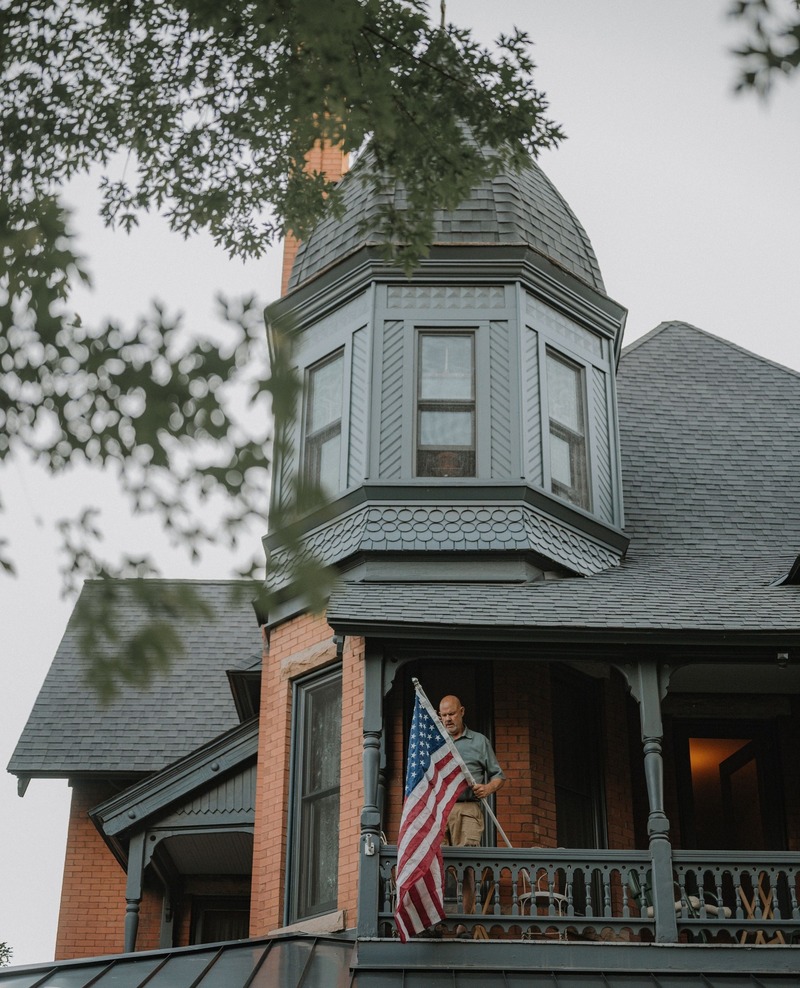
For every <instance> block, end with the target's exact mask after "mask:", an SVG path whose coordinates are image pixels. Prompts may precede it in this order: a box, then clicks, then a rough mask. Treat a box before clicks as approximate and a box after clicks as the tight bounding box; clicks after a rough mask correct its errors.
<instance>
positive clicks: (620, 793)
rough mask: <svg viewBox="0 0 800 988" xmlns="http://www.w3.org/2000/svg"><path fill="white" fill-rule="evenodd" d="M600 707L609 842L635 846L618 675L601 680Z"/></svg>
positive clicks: (624, 714) (621, 684)
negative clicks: (603, 742)
mask: <svg viewBox="0 0 800 988" xmlns="http://www.w3.org/2000/svg"><path fill="white" fill-rule="evenodd" d="M603 707H604V709H603V721H604V728H605V747H604V752H603V760H604V764H605V790H606V817H607V820H608V846H609V847H610V848H616V849H620V850H625V849H628V848H632V847H635V846H636V838H635V833H634V820H633V790H632V788H631V773H630V764H631V763H630V756H629V752H630V744H629V738H628V708H627V688H626V686H625V683H624V682H623V681H622V678H621V676H618V675H613V676H612V678H611V679H608V680H605V681H604V683H603Z"/></svg>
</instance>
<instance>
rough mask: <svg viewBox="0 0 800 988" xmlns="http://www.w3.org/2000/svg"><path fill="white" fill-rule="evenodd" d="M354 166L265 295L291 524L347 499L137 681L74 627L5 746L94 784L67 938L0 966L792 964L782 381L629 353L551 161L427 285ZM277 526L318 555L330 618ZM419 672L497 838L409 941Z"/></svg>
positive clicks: (146, 969) (490, 185) (473, 223)
mask: <svg viewBox="0 0 800 988" xmlns="http://www.w3.org/2000/svg"><path fill="white" fill-rule="evenodd" d="M343 182H344V196H345V207H346V209H345V215H344V219H343V220H340V221H336V220H333V219H331V220H326V221H323V222H322V224H321V225H320V226H319V227H318V228H317V230H316V231H315V232H314V233H313V234H312V235H311V236H310V238H309V239H308V240H307V242H305V243H303V244H302V245H301V246H300V248H299V250H298V252H297V256H296V257H295V258H294V260H293V264H292V268H291V275H290V279H289V283H288V286H287V288H286V291H285V293H284V295H283V297H282V298H281V299H280V301H279V302H278V303H277V312H278V313H279V314H280V315H282V316H285V317H286V319H287V320H289V322H290V325H291V326H292V330H291V332H292V336H293V356H294V360H295V362H296V365H297V368H298V371H299V373H300V374H301V376H302V380H303V383H304V387H303V392H302V396H301V399H300V401H299V403H298V408H297V414H296V417H295V418H294V419H293V420H291V421H287V422H285V423H278V424H277V426H276V428H277V430H278V434H279V436H280V438H281V442H280V444H279V447H280V456H279V458H278V460H277V462H276V465H275V476H274V485H273V493H272V497H273V512H274V517H280V512H281V509H282V508H283V507H286V506H287V505H288V504H290V503H291V500H292V498H293V496H294V492H295V490H296V489H297V486H298V484H299V483H302V482H311V483H313V484H318V485H319V486H320V487H321V488H322V489H323V490H324V491H325V492H326V494H327V496H328V498H329V503H328V504H327V505H326V506H325V507H324V508H321V509H319V510H317V511H309V512H308V513H307V514H305V515H304V516H303V517H302V518H301V520H300V521H299V522H298V523H297V524H295V525H294V526H293V528H292V530H291V532H287V531H285V530H283V529H281V528H280V527H278V528H276V529H274V530H271V531H270V533H269V534H268V535H267V537H266V538H265V549H266V553H267V557H268V560H269V572H270V574H271V576H270V578H269V579H270V581H271V584H270V589H271V590H272V591H273V598H272V601H273V602H272V603H271V605H270V607H269V608H268V609H266V608H264V606H263V605H262V604H261V603H260V602H259V599H258V597H257V598H256V600H255V601H254V602H253V601H251V600H250V599H249V598H245V597H244V596H243V595H242V594H241V592H239V591H241V587H238V586H237V585H235V584H226V583H202V584H197V585H196V587H195V589H196V590H197V591H198V593H200V594H201V595H202V596H203V597H204V599H205V600H206V601H207V603H208V605H209V607H210V608H211V611H212V616H211V617H209V619H208V620H207V621H203V622H198V621H196V620H194V621H193V620H189V619H188V618H184V617H182V616H181V615H180V614H178V615H177V616H176V618H175V631H176V633H177V634H178V635H179V637H180V638H181V640H182V641H183V643H184V646H185V653H186V654H185V657H184V658H183V659H180V660H178V661H176V662H175V664H174V667H173V668H172V670H171V672H170V674H169V675H168V676H167V677H166V678H164V679H162V680H159V681H158V682H157V683H155V684H153V685H152V686H151V688H150V689H149V690H148V691H146V692H140V691H139V692H137V691H135V690H133V689H132V688H127V687H126V688H125V689H124V690H123V692H122V694H121V696H120V698H119V699H118V700H117V701H116V702H115V703H114V704H113V705H112V706H110V707H102V706H101V705H100V703H99V701H98V700H97V699H96V698H95V697H94V696H93V695H92V694H91V693H89V692H87V690H86V688H85V686H84V684H83V681H82V666H81V651H80V636H79V633H78V630H77V627H76V626H75V624H74V622H73V623H71V624H70V626H69V627H68V628H67V630H66V633H65V636H64V639H63V641H62V644H61V646H60V648H59V650H58V653H57V655H56V657H55V660H54V663H53V666H52V669H51V672H50V674H49V676H48V678H47V680H46V682H45V684H44V686H43V688H42V691H41V694H40V696H39V698H38V700H37V703H36V705H35V707H34V709H33V712H32V714H31V717H30V720H29V722H28V725H27V727H26V728H25V731H24V733H23V735H22V738H21V739H20V742H19V745H18V747H17V750H16V752H15V754H14V756H13V759H12V762H11V764H10V766H9V770H10V771H12V772H14V773H15V774H16V775H17V776H18V777H19V779H20V785H21V789H22V790H23V791H24V787H25V785H27V783H28V782H29V781H30V780H31V779H34V780H35V779H36V778H37V777H51V776H62V777H66V778H68V779H69V780H70V784H71V786H72V789H73V810H72V815H71V820H70V831H69V839H68V846H67V859H66V865H65V877H64V888H63V894H62V903H61V913H60V924H59V932H58V942H57V948H56V951H57V962H56V963H55V964H49V965H41V966H36V967H33V968H17V969H11V971H10V972H0V988H4V986H6V985H8V986H11V985H13V986H14V988H33V986H34V985H45V984H47V985H55V984H59V985H60V984H62V983H67V982H68V983H69V984H70V985H75V986H76V988H78V986H83V985H88V984H90V983H91V984H92V985H98V986H100V988H105V986H107V985H111V984H112V983H113V984H114V985H131V986H134V985H143V984H144V983H148V984H153V985H156V984H158V985H163V986H165V988H167V986H173V985H175V986H187V988H188V986H189V985H193V986H194V985H196V986H198V988H211V986H213V985H230V986H238V985H241V986H245V985H251V984H252V985H262V984H263V985H272V984H275V985H281V986H294V985H301V984H302V985H304V986H306V988H309V986H316V985H325V986H328V985H331V986H332V985H357V986H359V988H366V986H381V988H384V986H385V988H390V986H395V985H397V986H400V985H406V986H411V988H416V986H428V985H438V984H440V983H441V984H448V985H456V986H461V985H467V984H470V985H473V984H474V985H477V984H480V985H482V986H484V985H485V986H493V985H495V984H497V985H500V984H526V985H528V984H538V983H540V982H541V983H547V984H548V985H563V986H567V985H569V986H578V985H580V986H583V985H587V986H589V985H591V986H594V985H597V986H599V985H613V986H616V985H631V986H633V985H637V986H638V985H644V984H647V985H654V986H659V985H661V986H667V985H669V986H673V985H690V984H696V983H697V976H698V972H702V973H703V977H704V982H703V983H705V984H709V985H730V986H734V985H736V986H739V985H745V984H746V985H759V984H765V985H774V986H783V985H789V984H796V972H797V971H800V902H799V898H800V781H799V780H798V773H797V769H796V766H795V764H794V759H795V757H796V753H797V751H798V749H799V748H800V585H799V584H800V556H799V555H798V553H800V535H799V534H798V533H800V504H799V503H798V499H797V497H796V496H795V492H794V488H795V486H796V481H797V477H798V468H799V465H800V432H798V429H797V422H798V421H800V375H798V374H797V373H795V372H793V371H791V370H788V369H786V368H784V367H781V366H779V365H777V364H774V363H771V362H769V361H767V360H764V359H762V358H760V357H758V356H756V355H755V354H753V353H749V352H747V351H745V350H742V349H741V348H739V347H736V346H734V345H732V344H730V343H728V342H726V341H724V340H721V339H718V338H715V337H713V336H710V335H709V334H707V333H705V332H703V331H701V330H700V329H697V328H695V327H693V326H690V325H687V324H685V323H680V322H670V323H663V324H662V325H660V326H658V327H657V328H656V329H654V330H653V331H652V332H651V333H650V334H648V335H647V336H645V337H643V338H642V339H640V340H637V341H636V342H635V343H634V344H632V345H630V346H628V347H627V348H626V349H624V350H623V348H622V342H623V330H624V324H625V314H626V313H625V309H624V308H623V307H622V306H621V305H620V304H618V303H617V302H615V301H614V300H612V299H611V298H609V296H608V295H607V294H606V291H605V289H604V285H603V280H602V276H601V273H600V268H599V266H598V263H597V260H596V258H595V255H594V251H593V249H592V246H591V243H590V242H589V239H588V237H587V235H586V233H585V231H584V230H583V228H582V226H581V224H580V222H579V221H578V219H577V218H576V217H575V216H574V214H573V213H572V211H571V210H570V208H569V206H568V205H567V203H566V202H565V201H564V199H563V198H562V197H561V195H560V194H559V193H558V191H557V190H556V189H555V188H554V187H553V185H552V184H551V183H550V182H549V180H548V179H547V178H546V176H545V175H544V174H543V173H542V171H541V170H540V169H539V168H538V167H537V166H536V165H535V164H533V163H531V165H530V167H529V168H527V169H526V170H525V171H523V172H522V173H520V174H516V175H505V176H501V177H498V178H496V179H494V180H493V181H490V182H486V183H485V184H484V185H482V186H481V187H479V188H476V189H474V190H473V194H472V196H471V198H470V199H469V201H466V202H464V203H463V204H462V205H461V206H460V207H459V208H458V209H457V210H455V211H454V212H452V213H444V214H441V215H440V216H439V217H438V220H437V227H436V236H435V243H434V244H433V246H432V248H431V251H430V255H429V257H428V258H427V259H426V260H425V261H423V262H422V264H421V265H420V267H419V269H418V271H417V272H416V274H415V275H414V277H413V278H411V279H409V278H407V277H406V276H405V275H404V274H403V273H402V272H401V271H400V270H398V269H396V268H394V267H392V266H391V265H390V264H387V263H386V262H385V261H384V260H383V257H382V254H381V252H380V248H379V246H378V245H377V244H374V243H373V242H372V240H371V238H370V236H369V233H368V232H365V230H367V231H368V229H369V222H370V219H371V217H373V216H374V215H375V211H376V210H377V208H378V206H379V205H380V203H379V202H378V200H377V199H376V198H375V196H374V195H373V194H372V193H370V192H369V191H368V190H367V189H366V187H365V185H363V184H362V183H361V181H360V180H359V178H358V175H357V174H355V173H354V174H351V175H349V176H346V177H345V178H344V179H343ZM387 195H388V196H390V197H391V196H392V195H393V196H394V203H395V205H397V206H398V208H402V206H403V193H402V190H401V189H397V190H395V191H394V192H387ZM290 552H294V553H295V554H297V553H299V556H300V558H301V559H308V560H315V561H317V562H319V561H321V562H323V563H325V564H326V565H327V566H329V567H331V568H332V569H333V570H334V571H335V573H336V580H335V583H334V586H333V589H332V591H331V593H330V596H329V599H328V602H327V609H326V610H325V612H324V613H323V614H315V613H312V612H311V611H310V609H309V601H308V598H307V595H306V594H305V592H304V587H303V585H302V584H301V583H300V584H299V583H298V582H297V581H293V577H292V572H293V570H292V569H291V568H290V567H287V565H286V564H287V559H288V556H289V554H290ZM166 588H167V587H166V585H165V589H166ZM115 591H116V593H117V595H118V598H117V599H118V609H117V614H118V634H119V635H120V637H121V640H123V641H124V640H125V638H126V636H130V635H133V634H135V632H136V630H137V628H138V627H140V626H141V624H142V622H143V621H144V620H145V619H146V615H145V614H144V613H143V612H142V606H141V604H140V602H139V598H138V595H137V585H136V582H135V581H131V582H130V583H123V584H121V585H117V586H116V587H115ZM105 592H107V587H105V586H104V585H103V584H102V583H100V582H96V583H87V584H86V586H85V588H84V590H83V596H82V601H85V602H87V603H88V604H91V600H92V597H93V595H99V594H103V593H105ZM415 677H416V678H417V679H419V680H420V682H421V683H422V685H423V687H424V688H425V690H426V692H427V693H428V695H429V696H430V698H431V700H432V701H433V702H434V704H435V703H436V702H437V701H438V699H439V698H440V697H441V696H442V695H443V694H445V693H457V694H458V695H459V697H460V698H461V699H462V701H463V703H464V705H465V707H466V711H467V721H468V723H469V724H470V725H471V726H473V727H475V728H477V729H479V730H481V731H482V732H484V733H485V734H487V735H488V736H489V737H490V738H491V739H492V741H493V744H494V747H495V750H496V752H497V755H498V758H499V761H500V763H501V765H502V766H503V768H504V770H505V772H506V775H507V776H508V782H507V784H506V786H505V787H504V788H503V789H502V791H501V792H500V793H498V795H497V797H496V803H495V806H494V809H495V812H496V814H497V817H498V819H499V820H500V822H501V823H502V826H503V829H504V830H505V832H506V833H507V835H508V837H509V839H510V842H511V844H512V845H513V846H512V847H510V848H509V847H506V846H505V845H503V846H497V845H498V840H497V835H496V834H495V832H494V830H493V828H492V826H491V824H490V825H489V826H488V827H487V832H486V841H485V844H486V846H484V847H481V848H470V849H467V848H452V849H450V848H448V849H445V852H444V853H445V864H446V866H447V873H448V882H447V888H446V906H447V911H448V914H449V915H448V920H449V922H448V923H447V924H446V929H445V930H444V934H443V936H442V938H441V940H429V939H425V940H422V939H420V940H416V941H412V942H410V943H407V944H401V943H400V942H399V941H398V939H397V938H396V934H395V929H394V921H393V908H394V894H395V887H394V866H395V862H396V841H397V832H398V826H399V820H400V813H401V807H402V791H403V779H404V771H405V764H404V761H405V752H406V747H407V739H408V729H409V721H410V715H411V708H412V705H413V688H412V679H413V678H415ZM34 784H35V782H34ZM465 881H468V882H469V884H471V885H474V887H475V890H476V896H475V898H476V901H475V903H474V905H473V904H471V903H470V909H469V911H467V908H466V903H465V898H464V896H463V888H464V885H465ZM457 927H462V928H465V929H466V930H467V931H468V933H469V935H470V937H471V938H470V939H469V940H464V939H463V938H459V937H456V936H455V932H456V928H457Z"/></svg>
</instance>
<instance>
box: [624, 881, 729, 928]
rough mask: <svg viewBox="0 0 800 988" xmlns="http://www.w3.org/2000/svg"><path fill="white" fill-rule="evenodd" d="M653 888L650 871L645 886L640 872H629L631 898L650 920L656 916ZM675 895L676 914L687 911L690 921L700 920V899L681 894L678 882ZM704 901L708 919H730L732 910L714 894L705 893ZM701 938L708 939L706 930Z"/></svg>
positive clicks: (675, 884)
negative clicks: (640, 877) (714, 917)
mask: <svg viewBox="0 0 800 988" xmlns="http://www.w3.org/2000/svg"><path fill="white" fill-rule="evenodd" d="M652 887H653V873H652V871H650V870H649V869H648V871H647V872H645V876H644V885H642V883H641V882H640V880H639V872H638V871H631V872H628V889H629V891H630V894H631V898H632V899H633V901H634V902H635V903H636V905H637V906H638V907H639V912H640V913H641V915H642V916H647V918H648V919H652V918H653V916H654V915H655V908H654V907H653V897H652V894H651V889H652ZM674 887H675V893H676V895H677V896H678V898H677V899H675V913H676V914H678V915H679V914H681V913H682V912H683V910H684V908H685V909H686V915H687V916H688V917H689V918H690V919H700V915H701V910H700V898H699V896H696V895H687V894H686V893H685V892H681V889H680V886H679V885H678V883H677V882H675V883H674ZM703 900H704V905H705V915H706V916H707V917H712V916H716V917H720V916H721V917H722V918H723V919H730V917H731V910H730V909H729V907H728V906H725V905H723V904H722V902H721V901H720V900H719V899H718V898H717V896H716V895H715V894H714V893H713V892H708V891H705V892H704V893H703ZM699 932H700V936H701V937H702V938H703V939H704V940H707V939H708V935H707V933H706V931H705V930H700V931H699Z"/></svg>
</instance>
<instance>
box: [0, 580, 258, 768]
mask: <svg viewBox="0 0 800 988" xmlns="http://www.w3.org/2000/svg"><path fill="white" fill-rule="evenodd" d="M153 582H156V581H153ZM157 582H159V583H161V584H163V585H164V587H165V588H166V587H174V586H175V585H176V584H178V583H180V584H183V585H185V584H187V583H188V584H190V585H191V586H192V587H193V588H194V590H195V591H196V593H197V594H198V595H199V597H200V598H201V600H202V601H203V603H204V604H206V605H207V606H208V607H209V608H211V611H212V617H211V618H210V619H200V620H198V619H197V618H195V617H192V618H188V617H183V618H182V617H180V616H177V617H176V618H175V619H174V622H173V627H174V630H175V632H176V633H177V635H178V638H179V640H180V641H181V642H182V643H183V649H184V654H183V655H182V656H178V657H176V659H175V660H174V662H173V663H172V667H171V669H170V671H169V673H168V674H167V675H166V676H156V677H155V678H154V679H153V681H152V682H151V683H150V684H149V687H148V688H147V689H137V688H134V687H132V686H122V688H121V691H120V693H119V695H118V696H117V697H116V699H115V700H114V701H113V702H111V703H110V704H109V705H107V706H104V705H103V704H102V702H101V700H100V698H99V697H98V695H97V693H96V692H94V691H93V690H92V689H90V688H88V687H87V684H86V680H85V677H84V672H85V666H84V660H83V655H82V653H81V649H80V635H79V630H78V627H77V622H76V617H75V613H74V612H73V615H72V617H71V619H70V621H69V624H68V625H67V629H66V631H65V633H64V637H63V639H62V640H61V644H60V645H59V647H58V651H57V652H56V656H55V659H54V660H53V664H52V666H51V667H50V670H49V672H48V674H47V677H46V678H45V681H44V684H43V686H42V689H41V691H40V692H39V696H38V697H37V699H36V703H35V704H34V707H33V711H32V712H31V715H30V717H29V719H28V723H27V724H26V726H25V729H24V731H23V732H22V736H21V738H20V740H19V742H18V744H17V747H16V750H15V751H14V754H13V756H12V758H11V761H10V763H9V766H8V770H9V771H10V772H13V773H15V774H17V775H24V776H43V777H46V776H55V777H59V776H78V775H91V774H100V775H110V774H124V775H126V776H128V777H130V776H135V775H139V774H142V775H143V774H147V773H150V772H154V771H158V770H159V769H161V768H163V767H164V766H166V765H169V764H170V763H172V762H174V761H175V760H176V759H178V758H180V757H182V756H184V755H186V754H187V753H188V752H190V751H192V750H193V749H194V748H197V747H198V746H200V745H202V744H205V743H206V742H208V741H211V740H212V739H213V738H215V737H217V736H218V735H220V734H222V733H223V732H224V731H227V730H229V729H230V728H232V727H234V726H235V725H236V724H238V723H239V718H238V717H237V714H236V707H235V705H234V701H233V697H232V695H231V691H230V687H229V685H228V680H227V677H226V670H228V669H231V668H237V667H247V666H249V665H250V664H252V661H253V654H254V653H257V652H260V650H261V633H260V631H259V628H258V624H257V622H256V619H255V615H254V613H253V608H252V605H251V603H250V599H249V598H250V593H249V589H250V588H251V587H252V584H247V583H242V582H238V581H215V582H205V581H171V580H163V581H157ZM135 583H136V581H120V582H119V583H118V584H117V585H116V589H117V591H118V600H117V602H116V605H115V624H116V629H117V631H118V633H119V636H120V641H121V642H124V641H125V640H126V639H129V638H131V637H132V636H133V635H134V634H135V633H136V632H137V631H138V630H140V629H141V627H142V625H143V623H144V622H145V621H146V620H147V613H146V612H145V611H144V610H143V606H142V603H141V599H140V597H139V595H137V594H136V593H135ZM103 586H104V581H101V580H91V581H88V582H87V583H86V584H85V585H84V587H83V590H82V594H81V599H83V598H85V597H88V598H92V596H96V595H98V594H100V593H102V592H103Z"/></svg>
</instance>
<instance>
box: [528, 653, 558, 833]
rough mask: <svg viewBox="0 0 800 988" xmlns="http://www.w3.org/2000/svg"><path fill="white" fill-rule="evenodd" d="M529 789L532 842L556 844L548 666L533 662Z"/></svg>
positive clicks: (531, 673) (531, 671) (531, 672)
mask: <svg viewBox="0 0 800 988" xmlns="http://www.w3.org/2000/svg"><path fill="white" fill-rule="evenodd" d="M530 676H531V683H530V687H529V689H530V694H531V707H530V745H531V777H530V785H531V793H532V796H533V834H532V840H531V846H533V847H556V846H557V845H558V834H557V831H556V790H555V778H554V775H553V710H552V704H551V699H550V698H551V692H550V667H549V666H548V665H543V664H542V663H538V662H537V663H536V664H534V665H532V666H531V670H530Z"/></svg>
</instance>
